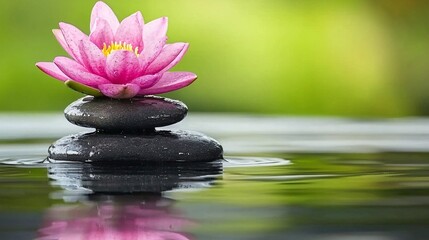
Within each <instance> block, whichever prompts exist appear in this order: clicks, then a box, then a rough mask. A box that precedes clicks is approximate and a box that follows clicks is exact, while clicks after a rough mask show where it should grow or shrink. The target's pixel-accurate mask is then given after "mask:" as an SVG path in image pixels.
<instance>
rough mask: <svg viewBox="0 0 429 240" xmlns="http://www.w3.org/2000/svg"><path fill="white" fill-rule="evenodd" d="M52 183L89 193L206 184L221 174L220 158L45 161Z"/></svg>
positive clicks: (159, 190) (175, 187) (120, 192)
mask: <svg viewBox="0 0 429 240" xmlns="http://www.w3.org/2000/svg"><path fill="white" fill-rule="evenodd" d="M48 174H49V178H50V179H51V180H52V184H53V185H59V186H60V187H62V188H63V189H65V190H68V191H75V190H87V191H88V192H92V193H115V194H118V193H119V194H123V193H142V192H152V193H160V192H163V191H168V190H174V189H181V188H201V187H207V186H210V184H211V183H212V182H213V181H214V180H215V179H217V178H219V177H221V176H222V160H217V161H212V162H193V163H187V162H169V163H168V164H167V163H165V164H163V163H158V164H154V163H141V162H121V163H117V162H109V161H106V162H103V163H102V164H96V163H92V164H89V163H80V162H67V161H62V162H53V163H50V164H48Z"/></svg>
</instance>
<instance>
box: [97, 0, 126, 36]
mask: <svg viewBox="0 0 429 240" xmlns="http://www.w3.org/2000/svg"><path fill="white" fill-rule="evenodd" d="M99 18H101V19H104V20H106V21H107V23H108V24H109V26H110V28H111V29H112V31H113V32H116V30H117V29H118V27H119V21H118V18H117V17H116V15H115V13H114V12H113V11H112V9H111V8H110V7H109V6H108V5H107V4H105V3H104V2H102V1H99V2H97V3H96V4H95V5H94V8H93V9H92V13H91V25H90V30H91V33H92V32H94V30H95V29H96V25H97V23H96V22H97V19H99Z"/></svg>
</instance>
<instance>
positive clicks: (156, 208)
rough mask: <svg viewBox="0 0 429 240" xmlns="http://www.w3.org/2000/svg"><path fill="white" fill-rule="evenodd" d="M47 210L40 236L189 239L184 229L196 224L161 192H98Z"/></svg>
mask: <svg viewBox="0 0 429 240" xmlns="http://www.w3.org/2000/svg"><path fill="white" fill-rule="evenodd" d="M88 200H90V201H87V202H85V203H84V204H80V205H76V206H73V205H72V206H70V205H63V206H54V207H51V208H50V209H48V210H47V211H46V214H45V220H44V226H43V227H42V228H41V229H40V230H39V238H37V239H38V240H48V239H73V240H83V239H85V240H87V239H91V240H104V239H136V240H138V239H150V240H162V239H163V240H166V239H169V240H190V239H192V238H191V236H190V235H189V234H186V233H185V232H184V231H185V229H187V228H189V227H191V226H193V225H195V224H196V223H194V222H192V221H191V220H189V219H186V218H184V217H183V216H182V215H181V214H180V213H179V212H178V211H177V209H174V200H171V199H168V198H163V197H161V196H160V195H156V194H155V195H147V194H146V195H137V196H136V195H132V196H131V195H114V196H112V195H99V194H93V195H90V196H89V199H88Z"/></svg>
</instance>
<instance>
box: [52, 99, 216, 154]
mask: <svg viewBox="0 0 429 240" xmlns="http://www.w3.org/2000/svg"><path fill="white" fill-rule="evenodd" d="M187 112H188V108H187V107H186V105H185V104H183V103H182V102H180V101H177V100H172V99H168V98H162V97H157V96H145V97H141V98H133V99H124V100H116V99H109V98H95V97H92V96H87V97H83V98H81V99H79V100H77V101H75V102H73V103H72V104H70V105H69V106H68V107H67V108H66V109H65V117H66V119H67V120H68V121H69V122H71V123H73V124H75V125H78V126H82V127H89V128H95V129H96V131H95V132H91V133H79V134H74V135H70V136H66V137H63V138H61V139H59V140H57V141H56V142H55V143H53V144H52V145H51V146H50V147H49V150H48V152H49V158H50V159H52V160H67V161H79V162H106V161H115V162H118V161H141V162H177V161H188V162H197V161H199V162H201V161H203V162H209V161H214V160H218V159H222V158H223V156H222V154H223V150H222V146H221V145H220V144H219V143H218V142H217V141H216V140H214V139H212V138H210V137H207V136H205V135H204V134H201V133H197V132H192V131H184V130H157V129H156V128H157V127H164V126H168V125H171V124H174V123H177V122H180V121H181V120H183V119H184V118H185V116H186V114H187Z"/></svg>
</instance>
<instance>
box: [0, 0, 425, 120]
mask: <svg viewBox="0 0 429 240" xmlns="http://www.w3.org/2000/svg"><path fill="white" fill-rule="evenodd" d="M95 2H96V1H93V0H91V1H89V0H76V1H58V0H37V1H34V0H17V1H3V2H2V6H1V8H0V44H1V45H0V46H1V58H0V111H3V112H5V111H7V112H11V111H14V112H15V111H27V112H28V111H32V112H44V111H62V110H63V109H64V107H65V106H67V105H68V104H69V103H70V102H71V101H73V100H75V99H76V98H78V97H80V96H81V95H80V94H79V93H75V92H73V91H71V90H70V89H68V88H66V87H65V86H64V85H63V84H61V82H59V81H57V80H55V79H52V78H50V77H49V76H47V75H45V74H43V73H42V72H40V71H39V70H38V69H37V68H36V67H35V66H34V64H35V63H36V62H38V61H51V60H53V58H54V57H55V56H58V55H65V54H66V53H65V52H64V51H63V50H62V49H61V47H60V46H59V44H58V43H57V42H56V40H55V38H54V37H53V35H52V33H51V29H53V28H57V26H58V22H60V21H64V22H69V23H72V24H74V25H75V26H77V27H79V28H80V29H82V30H83V31H84V32H86V33H88V31H89V17H90V12H91V9H92V6H93V5H94V3H95ZM105 2H106V3H108V4H109V5H110V6H111V7H112V8H113V9H114V11H115V12H116V13H117V15H118V17H119V18H120V19H122V18H124V17H126V16H128V15H130V14H131V13H133V12H135V11H138V10H140V11H142V13H143V15H144V17H145V21H146V22H148V21H150V20H153V19H155V18H158V17H161V16H168V17H169V20H170V24H169V31H168V35H169V41H170V42H175V41H186V42H190V43H191V47H190V49H189V51H188V53H187V55H186V56H185V58H184V59H183V60H182V62H181V63H180V64H179V65H178V66H177V67H175V70H187V71H193V72H195V73H197V74H198V76H199V79H198V80H197V81H196V82H195V83H194V84H192V85H191V86H189V87H188V88H185V89H182V90H179V91H177V92H174V93H170V94H166V96H169V97H173V98H178V99H181V100H182V101H184V102H185V103H186V104H187V105H188V106H189V107H190V109H191V111H193V112H197V111H203V112H249V113H267V114H288V115H336V116H355V117H397V116H410V115H429V92H428V90H429V1H417V0H378V1H372V0H356V1H353V0H348V1H343V0H337V1H335V0H331V1H316V0H315V1H312V0H308V1H298V0H294V1H287V0H216V1H209V0H162V1H160V0H121V1H118V0H116V1H114V0H106V1H105Z"/></svg>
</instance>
